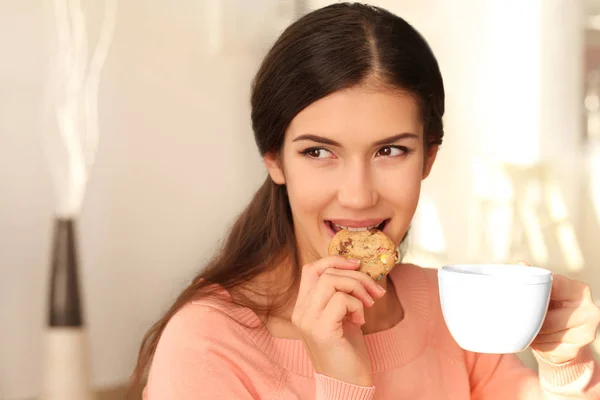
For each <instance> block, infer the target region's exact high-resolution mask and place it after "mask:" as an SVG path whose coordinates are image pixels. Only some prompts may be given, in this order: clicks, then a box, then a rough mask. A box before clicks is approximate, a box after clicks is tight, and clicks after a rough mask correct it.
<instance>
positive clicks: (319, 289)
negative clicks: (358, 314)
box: [309, 273, 375, 312]
mask: <svg viewBox="0 0 600 400" xmlns="http://www.w3.org/2000/svg"><path fill="white" fill-rule="evenodd" d="M336 292H343V293H346V294H349V295H351V296H353V297H355V298H357V299H358V300H360V301H361V302H362V303H363V304H364V306H365V307H371V306H372V305H373V304H374V303H375V299H373V297H371V295H370V294H369V293H368V292H367V289H365V287H364V285H363V284H362V283H361V282H360V281H358V280H356V279H353V278H350V277H348V276H343V275H334V274H329V273H324V274H323V275H321V277H320V278H319V281H318V282H317V283H316V285H315V286H314V290H313V291H312V292H311V293H310V295H309V296H310V306H309V308H311V309H312V310H315V311H317V312H320V311H322V310H323V309H324V308H325V306H327V303H329V301H330V300H331V298H332V297H333V295H334V294H335V293H336Z"/></svg>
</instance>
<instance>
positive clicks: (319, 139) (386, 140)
mask: <svg viewBox="0 0 600 400" xmlns="http://www.w3.org/2000/svg"><path fill="white" fill-rule="evenodd" d="M418 138H419V135H417V134H414V133H409V132H404V133H399V134H397V135H394V136H390V137H387V138H384V139H380V140H378V141H376V142H374V143H373V145H374V146H382V145H386V144H392V143H395V142H397V141H399V140H402V139H418ZM303 140H309V141H311V142H316V143H322V144H326V145H329V146H337V147H341V146H342V145H341V144H339V143H338V142H336V141H335V140H331V139H328V138H325V137H322V136H318V135H312V134H305V135H300V136H298V137H297V138H295V139H294V140H292V142H300V141H303Z"/></svg>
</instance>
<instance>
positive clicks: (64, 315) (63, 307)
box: [48, 219, 83, 327]
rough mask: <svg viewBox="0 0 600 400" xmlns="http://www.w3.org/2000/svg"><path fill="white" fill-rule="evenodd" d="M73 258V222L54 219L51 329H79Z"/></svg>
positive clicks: (76, 267) (80, 320)
mask: <svg viewBox="0 0 600 400" xmlns="http://www.w3.org/2000/svg"><path fill="white" fill-rule="evenodd" d="M77 257H78V254H77V240H76V230H75V221H74V220H72V219H56V220H55V223H54V237H53V249H52V270H51V275H50V299H49V300H50V302H49V310H48V311H49V315H48V325H49V326H51V327H82V326H83V313H82V307H81V294H80V289H79V262H78V259H77Z"/></svg>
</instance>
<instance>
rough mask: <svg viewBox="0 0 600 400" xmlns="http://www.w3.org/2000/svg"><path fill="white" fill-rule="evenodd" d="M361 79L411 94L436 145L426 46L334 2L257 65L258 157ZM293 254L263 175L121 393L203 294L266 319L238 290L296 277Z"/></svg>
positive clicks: (434, 76)
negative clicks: (285, 272) (310, 111)
mask: <svg viewBox="0 0 600 400" xmlns="http://www.w3.org/2000/svg"><path fill="white" fill-rule="evenodd" d="M367 80H369V81H371V80H374V81H376V82H377V83H378V84H380V85H382V86H383V87H387V88H391V89H399V90H402V91H405V92H408V93H410V94H411V95H413V96H414V97H415V99H416V100H417V101H418V103H419V106H420V111H421V116H422V120H423V124H424V132H425V144H426V145H427V146H429V145H439V144H441V143H442V137H443V124H442V116H443V114H444V87H443V82H442V77H441V74H440V70H439V67H438V64H437V61H436V59H435V57H434V55H433V53H432V51H431V49H430V48H429V45H428V44H427V42H426V41H425V40H424V39H423V37H421V35H420V34H419V33H418V32H417V31H416V30H415V29H414V28H413V27H412V26H410V25H409V24H408V23H407V22H406V21H404V20H403V19H401V18H399V17H398V16H396V15H394V14H392V13H390V12H388V11H386V10H384V9H381V8H378V7H373V6H368V5H364V4H359V3H338V4H333V5H330V6H327V7H324V8H321V9H318V10H316V11H313V12H311V13H308V14H306V15H305V16H303V17H302V18H300V19H299V20H298V21H296V22H295V23H293V24H292V25H291V26H290V27H288V28H287V29H286V30H285V31H284V32H283V33H282V34H281V36H280V37H279V38H278V40H277V41H276V42H275V44H274V45H273V47H272V48H271V50H270V51H269V52H268V54H267V55H266V57H265V58H264V60H263V62H262V64H261V66H260V69H259V71H258V73H257V75H256V77H255V79H254V82H253V85H252V97H251V105H252V128H253V131H254V138H255V140H256V144H257V146H258V150H259V151H260V154H261V155H265V154H267V153H274V154H277V152H279V151H280V149H281V147H282V145H283V141H284V136H285V132H286V130H287V127H288V125H289V124H290V122H291V121H292V119H293V118H294V117H295V116H296V115H297V114H298V113H299V112H300V111H302V110H303V109H304V108H305V107H307V106H308V105H310V104H311V103H313V102H315V101H317V100H319V99H321V98H323V97H325V96H327V95H329V94H331V93H333V92H336V91H338V90H342V89H346V88H350V87H353V86H357V85H360V84H361V83H365V82H366V81H367ZM296 251H297V250H296V241H295V236H294V227H293V222H292V216H291V211H290V206H289V201H288V198H287V192H286V188H285V186H279V185H276V184H275V183H273V181H272V180H271V179H270V178H269V177H267V179H266V180H265V182H264V183H263V185H262V186H261V187H260V189H259V190H258V192H257V193H256V194H255V196H254V198H253V199H252V201H251V202H250V204H249V205H248V206H247V208H246V209H245V210H244V212H243V213H242V214H241V215H240V216H239V217H238V219H237V221H236V222H235V223H234V225H233V227H232V228H231V231H230V233H229V235H228V236H227V238H226V240H225V242H224V244H223V246H222V248H221V250H220V251H219V252H218V253H217V254H216V255H215V257H214V258H213V259H212V261H210V262H209V264H208V265H207V266H206V267H205V268H204V269H203V270H202V271H201V272H200V273H199V274H198V276H197V277H196V278H195V279H194V280H193V281H192V283H191V284H190V285H189V286H188V287H187V288H186V289H185V290H184V291H183V293H181V295H180V296H179V297H178V298H177V300H176V301H175V303H174V304H173V305H172V306H171V308H169V310H168V311H167V312H166V313H165V315H164V316H163V317H162V318H161V319H160V320H159V321H158V322H156V323H155V324H154V325H153V326H152V328H151V329H150V330H149V331H148V333H147V334H146V336H145V337H144V340H143V342H142V345H141V348H140V351H139V357H138V362H137V365H136V368H135V370H134V373H133V375H132V378H131V386H130V394H133V395H139V393H140V392H141V389H142V386H143V384H144V379H145V377H146V374H147V372H148V369H149V365H150V363H151V362H152V357H153V355H154V352H155V350H156V347H157V344H158V341H159V339H160V336H161V334H162V332H163V330H164V328H165V326H166V325H167V323H168V322H169V320H170V319H171V317H172V316H173V315H174V314H175V313H176V312H177V311H178V310H179V309H180V308H181V307H182V306H183V305H184V304H186V303H187V302H189V301H190V300H191V299H192V298H195V297H198V296H202V295H208V294H209V292H210V288H211V287H215V285H218V286H219V287H221V288H224V289H226V290H228V291H229V292H230V293H231V294H232V297H233V299H234V301H235V302H236V303H238V304H239V305H241V306H244V307H249V308H251V309H253V310H254V311H256V312H257V313H266V314H267V315H268V313H269V312H270V311H273V310H274V309H277V307H278V306H280V304H275V303H272V302H271V303H268V305H267V306H265V305H264V303H258V302H257V301H253V300H251V298H250V297H248V296H243V295H241V293H242V290H241V289H243V288H247V287H248V284H249V283H250V282H253V281H255V280H256V279H257V278H260V277H261V276H263V275H264V274H266V273H268V272H270V271H273V270H274V269H275V268H277V267H278V266H279V265H281V264H282V263H284V264H287V265H291V266H292V275H291V277H292V278H291V280H292V281H293V280H296V279H298V277H299V273H298V272H297V271H298V270H299V268H298V265H297V264H298V261H297V258H296ZM236 293H237V294H240V295H239V296H235V294H236Z"/></svg>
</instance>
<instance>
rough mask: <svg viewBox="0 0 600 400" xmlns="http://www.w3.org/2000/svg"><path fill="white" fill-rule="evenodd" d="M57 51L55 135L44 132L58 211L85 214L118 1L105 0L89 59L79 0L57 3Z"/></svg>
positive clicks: (66, 0)
mask: <svg viewBox="0 0 600 400" xmlns="http://www.w3.org/2000/svg"><path fill="white" fill-rule="evenodd" d="M53 2H54V17H55V25H56V33H57V39H58V46H57V47H58V48H57V53H56V58H55V60H54V70H53V72H54V74H53V75H52V78H51V79H52V88H53V90H52V95H53V98H52V104H53V110H54V115H55V118H56V124H57V132H54V131H52V130H47V131H46V137H45V139H46V141H45V148H46V151H47V155H48V158H49V160H48V161H49V163H50V169H51V172H52V176H53V179H54V183H55V189H56V195H57V202H56V205H57V207H56V213H57V214H58V215H60V216H66V217H72V216H74V215H77V214H78V213H79V211H80V210H81V206H82V203H83V199H84V196H85V189H86V186H87V182H88V179H89V175H90V171H91V169H92V167H93V165H94V162H95V159H96V153H97V150H98V142H99V126H98V124H99V123H98V89H99V83H100V76H101V72H102V69H103V67H104V64H105V62H106V58H107V56H108V51H109V49H110V46H111V44H112V41H113V36H114V29H115V25H116V12H117V0H104V1H103V2H101V3H102V4H104V16H103V19H102V25H101V29H100V36H99V39H98V42H97V44H96V46H95V48H94V51H93V53H92V56H91V58H90V57H89V52H88V41H89V38H88V23H87V20H86V14H85V10H84V9H83V7H82V3H81V0H53Z"/></svg>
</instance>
